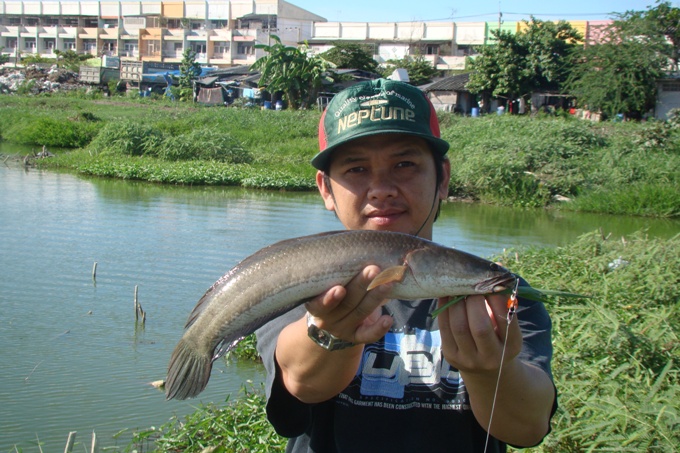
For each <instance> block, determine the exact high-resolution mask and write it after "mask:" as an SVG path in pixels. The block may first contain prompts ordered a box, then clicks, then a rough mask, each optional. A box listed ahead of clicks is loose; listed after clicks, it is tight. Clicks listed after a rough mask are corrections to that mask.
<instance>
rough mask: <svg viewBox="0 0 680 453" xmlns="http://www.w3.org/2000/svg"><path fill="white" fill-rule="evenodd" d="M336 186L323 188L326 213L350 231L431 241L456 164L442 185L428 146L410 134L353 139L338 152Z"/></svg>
mask: <svg viewBox="0 0 680 453" xmlns="http://www.w3.org/2000/svg"><path fill="white" fill-rule="evenodd" d="M329 175H330V187H329V186H328V185H327V184H326V181H325V180H324V178H323V174H322V173H321V172H319V173H318V174H317V185H318V186H319V191H320V192H321V196H322V197H323V199H324V203H325V205H326V209H329V210H331V211H335V213H336V215H337V216H338V218H339V219H340V221H341V222H342V223H343V225H345V227H346V228H347V229H350V230H359V229H362V230H385V231H398V232H402V233H409V234H416V233H418V235H419V236H421V237H424V238H428V239H431V238H432V223H433V222H434V216H435V214H436V211H437V206H438V204H439V199H442V198H445V197H446V195H447V191H448V183H449V176H450V166H449V163H448V161H445V164H444V177H443V179H442V181H441V183H440V184H439V185H438V186H436V180H437V172H436V169H435V163H434V158H433V156H432V152H431V151H430V148H429V146H428V144H427V142H426V141H425V140H423V139H421V138H418V137H414V136H409V135H404V134H384V135H374V136H371V137H366V138H360V139H356V140H353V141H352V142H350V143H347V144H345V145H343V146H342V147H340V148H338V149H337V150H335V151H334V152H333V155H332V156H331V163H330V166H329Z"/></svg>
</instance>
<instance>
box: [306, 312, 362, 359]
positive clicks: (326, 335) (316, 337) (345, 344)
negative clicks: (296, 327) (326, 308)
mask: <svg viewBox="0 0 680 453" xmlns="http://www.w3.org/2000/svg"><path fill="white" fill-rule="evenodd" d="M307 335H309V338H311V339H312V341H313V342H314V343H316V344H318V345H319V346H321V347H322V348H324V349H326V350H328V351H339V350H340V349H347V348H351V347H352V346H356V345H355V344H354V343H352V342H351V341H345V340H342V339H340V338H338V337H336V336H335V335H333V334H332V333H330V332H327V331H325V330H323V329H319V327H318V326H317V325H316V324H314V316H312V315H310V314H309V313H307Z"/></svg>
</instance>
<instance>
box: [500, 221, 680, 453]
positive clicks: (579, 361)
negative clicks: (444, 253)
mask: <svg viewBox="0 0 680 453" xmlns="http://www.w3.org/2000/svg"><path fill="white" fill-rule="evenodd" d="M500 259H501V260H502V261H503V263H504V264H505V265H506V266H508V267H509V268H511V269H513V271H516V272H518V273H520V274H522V275H523V276H524V277H525V278H527V279H528V280H529V282H530V283H531V284H532V285H534V286H536V287H540V288H550V289H566V290H569V291H573V292H577V293H584V294H589V295H591V296H592V297H593V298H592V299H590V300H583V301H577V302H574V301H573V300H566V299H565V300H561V299H559V298H558V299H556V300H555V301H554V302H553V303H549V304H548V305H547V308H548V311H549V312H550V315H551V317H552V320H553V344H554V348H555V356H554V361H553V373H554V376H555V381H556V385H557V388H558V391H559V405H560V408H559V410H558V412H557V414H556V415H555V418H554V422H553V425H554V426H553V432H552V433H551V434H550V435H549V436H548V438H547V439H546V441H545V442H544V444H543V445H542V446H541V447H539V448H537V449H535V451H540V452H581V451H658V452H673V451H678V450H679V449H680V447H679V446H680V274H679V273H678V268H679V266H680V235H679V236H676V237H674V238H671V239H669V240H660V239H650V238H647V237H646V236H645V234H644V232H639V233H637V234H635V235H633V236H631V237H628V238H611V237H610V238H606V237H603V236H602V234H601V233H599V232H595V233H592V234H588V235H585V236H583V237H581V238H580V239H579V240H578V241H576V242H574V243H573V244H570V245H568V246H566V247H561V248H558V249H542V250H528V251H518V252H517V254H516V255H515V252H513V251H510V252H508V253H507V254H506V255H505V256H503V257H501V258H500Z"/></svg>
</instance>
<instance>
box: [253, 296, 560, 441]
mask: <svg viewBox="0 0 680 453" xmlns="http://www.w3.org/2000/svg"><path fill="white" fill-rule="evenodd" d="M436 304H437V300H436V299H434V300H422V301H401V300H392V301H390V302H388V303H387V304H386V305H385V306H384V307H383V311H384V313H386V314H390V315H391V316H392V317H393V318H394V323H393V325H392V328H391V330H390V332H388V333H387V335H385V337H383V338H382V339H381V340H380V341H378V342H376V343H372V344H368V345H366V346H364V352H363V358H362V361H361V365H360V366H359V370H358V372H357V375H356V376H355V377H354V379H353V380H352V382H351V383H350V385H349V386H348V387H347V388H345V389H344V390H343V391H342V392H341V393H340V394H339V395H337V396H335V397H334V398H332V399H330V400H328V401H325V402H323V403H319V404H305V403H302V402H300V401H299V400H298V399H296V398H295V397H293V396H292V395H290V393H288V391H287V390H286V389H285V387H284V386H283V385H282V384H281V382H280V379H278V378H277V374H278V373H279V371H278V366H277V364H276V362H275V359H274V351H275V348H276V342H277V339H278V335H279V333H280V332H281V330H282V329H283V328H284V327H285V326H286V325H288V324H290V323H291V322H293V321H296V320H298V319H300V318H301V317H302V316H304V313H305V311H304V307H303V306H301V307H298V308H296V309H295V310H292V311H291V312H289V313H286V314H284V315H283V316H281V317H279V318H277V319H275V320H273V321H271V322H270V323H268V324H266V325H265V326H263V327H262V328H261V329H259V330H258V331H257V338H258V342H257V344H258V351H259V352H260V355H261V356H262V358H263V361H264V365H265V368H266V370H267V379H266V396H267V417H268V419H269V421H270V423H271V424H272V425H273V426H274V429H275V430H276V431H277V432H278V433H279V434H280V435H282V436H284V437H288V438H290V441H289V443H288V446H287V448H286V451H288V452H323V453H326V452H348V453H359V452H370V453H374V452H376V451H391V452H398V451H409V452H413V451H427V452H428V453H435V452H444V451H446V452H482V451H484V447H485V444H486V438H487V436H486V431H484V429H482V427H481V426H480V425H479V423H477V421H476V419H475V417H474V415H473V413H472V410H471V408H470V401H469V398H468V393H467V391H466V389H465V383H464V382H463V380H462V379H461V378H460V374H459V373H458V371H457V370H456V369H455V368H453V367H451V366H450V365H449V364H448V363H447V362H446V360H444V358H443V356H442V354H441V337H440V334H439V329H438V324H437V320H436V319H433V318H432V317H431V316H430V312H431V311H432V310H433V309H434V308H436ZM516 319H517V320H518V321H519V323H520V327H521V330H522V334H523V346H522V352H521V353H520V359H521V360H523V361H525V362H528V363H532V364H534V365H536V366H538V367H539V368H541V369H543V370H545V371H546V373H548V375H550V376H551V371H550V360H551V357H552V345H551V338H550V330H551V322H550V318H549V316H548V314H547V312H546V310H545V307H544V306H543V304H542V303H540V302H533V301H528V300H524V299H520V301H519V308H518V311H517V317H516ZM527 385H531V383H530V382H527ZM555 408H556V403H555V404H554V407H553V412H554V410H555ZM505 450H506V447H505V444H504V443H502V442H499V441H498V440H496V439H494V438H493V437H491V438H490V439H489V445H488V446H487V449H486V451H487V452H503V451H505Z"/></svg>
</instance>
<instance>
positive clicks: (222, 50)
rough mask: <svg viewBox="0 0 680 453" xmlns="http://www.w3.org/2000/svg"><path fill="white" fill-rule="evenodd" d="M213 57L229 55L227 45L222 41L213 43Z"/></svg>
mask: <svg viewBox="0 0 680 453" xmlns="http://www.w3.org/2000/svg"><path fill="white" fill-rule="evenodd" d="M214 49H215V52H214V54H215V55H226V54H228V53H229V43H228V42H224V41H215V48H214Z"/></svg>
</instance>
